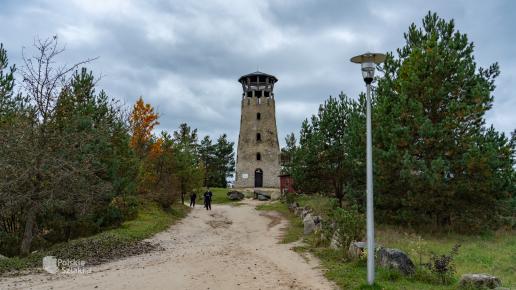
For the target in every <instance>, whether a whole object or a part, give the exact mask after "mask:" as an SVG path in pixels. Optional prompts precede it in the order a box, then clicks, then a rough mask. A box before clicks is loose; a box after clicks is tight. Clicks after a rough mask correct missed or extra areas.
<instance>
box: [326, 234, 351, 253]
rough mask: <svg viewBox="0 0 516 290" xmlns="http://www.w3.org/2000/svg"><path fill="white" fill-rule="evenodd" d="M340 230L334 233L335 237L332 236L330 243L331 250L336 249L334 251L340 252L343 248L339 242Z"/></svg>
mask: <svg viewBox="0 0 516 290" xmlns="http://www.w3.org/2000/svg"><path fill="white" fill-rule="evenodd" d="M338 231H339V230H336V231H334V232H333V235H332V236H331V241H330V248H331V249H334V250H338V249H340V248H341V246H342V245H341V243H340V241H339V233H338ZM350 247H351V245H350Z"/></svg>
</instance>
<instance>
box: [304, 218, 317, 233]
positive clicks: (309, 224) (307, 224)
mask: <svg viewBox="0 0 516 290" xmlns="http://www.w3.org/2000/svg"><path fill="white" fill-rule="evenodd" d="M315 228H316V225H315V221H314V219H313V217H312V215H311V214H307V215H306V216H305V218H304V219H303V234H305V235H309V234H311V233H313V232H314V231H315Z"/></svg>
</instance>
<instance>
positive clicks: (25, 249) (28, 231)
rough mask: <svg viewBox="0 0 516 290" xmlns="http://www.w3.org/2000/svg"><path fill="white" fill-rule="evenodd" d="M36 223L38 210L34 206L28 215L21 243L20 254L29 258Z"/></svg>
mask: <svg viewBox="0 0 516 290" xmlns="http://www.w3.org/2000/svg"><path fill="white" fill-rule="evenodd" d="M35 221H36V208H35V207H34V206H32V207H31V208H30V209H29V212H28V214H27V220H26V221H25V231H24V233H23V239H22V241H21V247H20V254H21V255H22V256H27V255H28V254H29V252H30V246H31V244H32V238H33V236H32V231H33V230H34V222H35Z"/></svg>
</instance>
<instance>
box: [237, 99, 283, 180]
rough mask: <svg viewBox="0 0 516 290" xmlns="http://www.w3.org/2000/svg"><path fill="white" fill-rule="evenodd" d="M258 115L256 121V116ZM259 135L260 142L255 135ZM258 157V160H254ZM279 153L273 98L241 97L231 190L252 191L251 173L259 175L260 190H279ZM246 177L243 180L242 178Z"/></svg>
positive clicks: (253, 175) (252, 175)
mask: <svg viewBox="0 0 516 290" xmlns="http://www.w3.org/2000/svg"><path fill="white" fill-rule="evenodd" d="M258 113H259V114H260V119H258V117H257V114H258ZM257 133H260V135H261V141H257V140H256V139H257V138H256V134H257ZM257 153H260V156H261V160H257V156H256V155H257ZM279 158H280V149H279V143H278V131H277V128H276V108H275V104H274V99H273V98H265V97H262V98H256V97H252V98H250V97H244V98H243V99H242V113H241V117H240V135H239V137H238V149H237V164H236V176H235V186H236V187H240V188H245V187H248V188H249V187H254V185H255V183H254V182H255V180H254V177H255V170H256V169H258V168H259V169H261V170H262V171H263V187H269V188H279V177H278V175H279V173H280V161H279ZM246 175H247V178H244V177H245V176H246Z"/></svg>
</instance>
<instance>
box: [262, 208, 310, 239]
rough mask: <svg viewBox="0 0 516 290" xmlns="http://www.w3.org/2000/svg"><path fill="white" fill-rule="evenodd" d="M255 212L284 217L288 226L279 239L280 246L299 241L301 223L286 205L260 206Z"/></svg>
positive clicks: (301, 234)
mask: <svg viewBox="0 0 516 290" xmlns="http://www.w3.org/2000/svg"><path fill="white" fill-rule="evenodd" d="M256 209H257V210H264V211H276V212H279V213H280V214H281V215H282V216H283V217H285V218H286V219H287V220H288V222H289V225H288V226H287V228H286V229H285V231H284V234H283V237H282V239H281V243H282V244H289V243H293V242H296V241H299V240H300V239H301V238H302V237H303V221H302V220H301V219H300V218H298V217H297V216H295V215H294V214H293V213H291V212H290V211H289V210H288V207H287V205H286V204H284V203H282V202H279V201H275V202H270V203H264V204H260V205H258V206H257V207H256Z"/></svg>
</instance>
